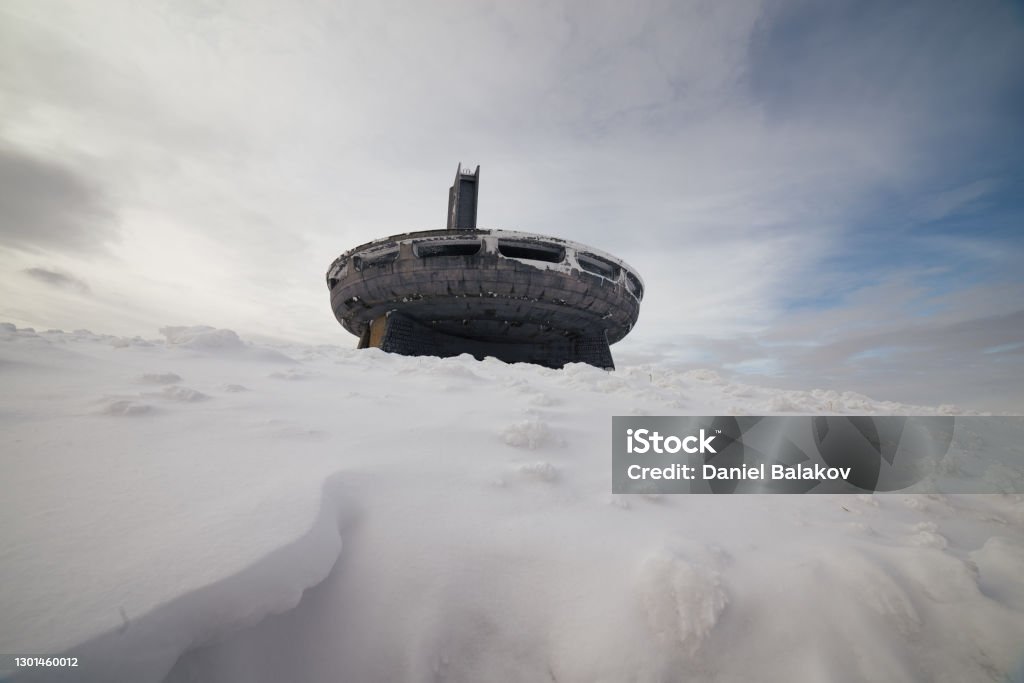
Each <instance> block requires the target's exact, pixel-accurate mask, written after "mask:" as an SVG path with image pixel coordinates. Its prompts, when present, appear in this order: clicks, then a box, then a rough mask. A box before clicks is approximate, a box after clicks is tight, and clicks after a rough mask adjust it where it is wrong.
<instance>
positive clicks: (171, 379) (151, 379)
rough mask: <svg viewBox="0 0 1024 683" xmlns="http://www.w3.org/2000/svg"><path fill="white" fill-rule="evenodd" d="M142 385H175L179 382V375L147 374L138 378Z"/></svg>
mask: <svg viewBox="0 0 1024 683" xmlns="http://www.w3.org/2000/svg"><path fill="white" fill-rule="evenodd" d="M139 381H140V382H142V383H143V384H175V383H177V382H180V381H181V375H178V374H175V373H173V372H147V373H145V374H143V375H141V376H140V377H139Z"/></svg>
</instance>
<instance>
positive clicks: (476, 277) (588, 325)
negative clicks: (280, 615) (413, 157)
mask: <svg viewBox="0 0 1024 683" xmlns="http://www.w3.org/2000/svg"><path fill="white" fill-rule="evenodd" d="M479 195H480V167H479V166H477V167H476V170H475V171H468V170H463V168H462V165H461V164H460V165H459V167H458V169H457V170H456V172H455V182H454V184H453V185H452V187H451V188H450V189H449V191H448V227H447V228H446V229H444V230H425V231H420V232H409V233H404V234H401V235H394V236H392V237H385V238H383V239H378V240H374V241H373V242H368V243H366V244H362V245H360V246H358V247H356V248H354V249H350V250H349V251H347V252H345V253H344V254H342V255H341V256H339V257H338V258H337V259H335V260H334V263H332V264H331V267H330V269H329V270H328V271H327V287H328V289H329V290H330V293H331V308H332V309H333V310H334V316H335V317H336V318H337V319H338V322H340V323H341V324H342V326H343V327H344V328H345V329H346V330H348V331H349V332H351V333H352V334H354V335H356V336H357V337H359V348H367V347H371V346H373V347H377V348H380V349H383V350H384V351H390V352H392V353H400V354H404V355H411V356H423V355H429V356H456V355H459V354H462V353H469V354H471V355H473V356H475V357H476V358H479V359H482V358H484V357H486V356H493V357H495V358H498V359H500V360H503V361H505V362H508V363H517V362H526V363H536V364H538V365H544V366H547V367H551V368H560V367H562V366H563V365H565V364H566V363H574V362H580V363H589V364H591V365H595V366H597V367H601V368H607V369H612V368H614V364H613V362H612V355H611V350H610V349H609V345H610V344H614V343H615V342H617V341H619V340H620V339H622V338H623V337H625V336H626V335H627V334H628V333H629V331H630V330H631V329H632V328H633V325H634V324H636V320H637V316H638V315H639V313H640V301H641V300H642V299H643V295H644V284H643V280H642V279H641V278H640V276H639V274H637V272H636V271H635V270H633V269H632V268H630V267H629V266H628V265H626V264H625V263H624V262H622V261H621V260H620V259H617V258H615V257H614V256H611V255H610V254H606V253H604V252H601V251H598V250H597V249H592V248H590V247H588V246H585V245H583V244H579V243H576V242H571V241H569V240H563V239H558V238H556V237H547V236H544V235H535V234H530V233H524V232H515V231H509V230H480V229H477V227H476V216H477V201H478V199H479Z"/></svg>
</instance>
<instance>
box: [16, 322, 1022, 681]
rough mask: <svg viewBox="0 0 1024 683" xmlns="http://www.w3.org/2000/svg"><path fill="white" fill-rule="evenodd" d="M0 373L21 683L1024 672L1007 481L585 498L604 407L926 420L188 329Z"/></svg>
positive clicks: (650, 379) (669, 384)
mask: <svg viewBox="0 0 1024 683" xmlns="http://www.w3.org/2000/svg"><path fill="white" fill-rule="evenodd" d="M0 381H2V387H3V391H2V392H0V429H2V433H3V442H2V443H3V447H2V449H0V520H2V521H0V653H13V654H19V653H20V654H58V653H67V654H69V655H73V656H77V657H78V658H79V668H77V669H73V670H66V671H63V672H58V671H56V670H48V671H45V672H42V673H41V674H37V676H38V677H39V678H42V679H55V680H87V681H131V682H144V681H161V680H169V681H193V680H194V681H267V682H270V681H274V682H277V681H317V682H319V681H353V682H365V681H400V680H407V681H427V680H439V681H440V680H444V681H557V682H559V683H567V682H570V681H608V682H619V681H677V680H678V681H755V680H756V681H787V682H789V683H792V682H800V681H815V682H817V681H865V680H870V681H888V682H898V681H951V682H952V681H956V682H958V683H960V682H963V681H989V680H994V681H1000V680H1007V679H1008V678H1010V679H1011V680H1017V678H1015V677H1019V676H1020V671H1021V669H1020V666H1021V662H1022V659H1024V580H1022V578H1021V577H1022V576H1024V497H1022V496H1020V495H986V496H946V495H928V496H924V495H903V494H891V495H875V496H867V495H865V496H720V497H713V496H662V497H656V496H650V497H645V496H614V495H612V494H611V493H610V491H611V467H610V459H611V456H610V451H611V448H610V443H609V439H610V433H611V420H610V417H611V416H612V415H629V414H654V415H662V414H665V415H672V414H682V415H701V414H778V413H815V414H817V413H850V414H870V413H880V414H899V413H909V414H927V413H930V412H935V411H936V410H937V409H930V408H922V407H915V406H906V405H900V404H895V403H887V402H878V401H874V400H871V399H868V398H866V397H864V396H860V395H855V394H848V393H846V394H843V393H836V392H826V391H811V392H795V391H781V390H776V389H770V390H769V389H762V388H757V387H753V386H745V385H740V384H733V383H729V382H726V381H723V380H722V379H720V378H719V377H718V376H717V375H716V374H715V373H714V372H711V371H690V372H672V371H666V370H663V369H659V368H658V367H656V366H640V367H631V368H622V369H620V370H618V371H616V372H613V373H606V372H604V371H601V370H597V369H594V368H591V367H587V366H579V365H574V366H569V367H568V368H566V369H565V370H562V371H554V370H547V369H543V368H539V367H535V366H528V365H516V366H509V365H505V364H503V363H500V362H497V361H493V360H486V361H483V362H478V361H474V360H472V359H470V358H468V357H460V358H455V359H448V360H440V359H434V358H405V357H400V356H389V355H386V354H383V353H381V352H379V351H377V350H366V351H356V350H354V349H348V348H340V347H333V346H331V347H326V346H321V347H300V346H289V347H277V348H269V347H265V346H263V347H261V346H257V345H253V344H250V343H246V342H245V341H243V340H240V339H239V338H238V336H237V335H235V334H234V333H233V332H231V331H228V330H213V329H209V328H206V329H203V328H165V329H164V330H162V337H161V338H159V339H156V340H149V341H145V340H142V339H137V338H136V339H124V338H116V337H109V336H102V335H96V334H93V333H90V332H86V331H80V332H74V333H64V332H41V333H35V332H32V331H30V330H24V329H22V330H15V329H14V328H13V326H10V325H4V326H0ZM942 411H944V412H951V411H955V409H953V408H951V407H944V408H942ZM28 679H29V680H34V678H33V677H31V676H29V677H28Z"/></svg>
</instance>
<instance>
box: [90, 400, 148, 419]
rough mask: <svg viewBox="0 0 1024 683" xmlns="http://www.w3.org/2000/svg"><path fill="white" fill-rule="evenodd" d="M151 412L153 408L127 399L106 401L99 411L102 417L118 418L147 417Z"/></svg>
mask: <svg viewBox="0 0 1024 683" xmlns="http://www.w3.org/2000/svg"><path fill="white" fill-rule="evenodd" d="M151 412H153V406H151V405H149V404H148V403H139V402H138V401H132V400H129V399H116V400H110V401H106V402H105V404H104V406H103V407H102V408H101V409H100V413H101V414H102V415H114V416H118V417H135V416H138V415H148V414H149V413H151Z"/></svg>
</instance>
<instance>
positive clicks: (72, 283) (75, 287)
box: [22, 268, 89, 294]
mask: <svg viewBox="0 0 1024 683" xmlns="http://www.w3.org/2000/svg"><path fill="white" fill-rule="evenodd" d="M22 272H23V273H25V275H28V276H29V277H31V278H33V279H35V280H37V281H39V282H43V283H45V284H48V285H51V286H53V287H59V288H61V289H68V290H72V291H77V292H82V293H85V294H88V293H89V285H88V284H86V282H85V281H84V280H80V279H79V278H77V277H75V276H74V275H68V274H66V273H61V272H58V271H55V270H47V269H46V268H26V269H25V270H23V271H22Z"/></svg>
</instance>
